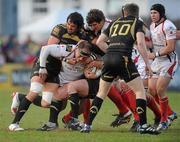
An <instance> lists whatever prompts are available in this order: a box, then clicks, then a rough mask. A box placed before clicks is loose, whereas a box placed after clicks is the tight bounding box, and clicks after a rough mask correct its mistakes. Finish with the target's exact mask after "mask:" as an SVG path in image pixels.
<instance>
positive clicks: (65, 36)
mask: <svg viewBox="0 0 180 142" xmlns="http://www.w3.org/2000/svg"><path fill="white" fill-rule="evenodd" d="M62 37H63V38H66V39H72V40H74V41H76V42H78V41H80V38H79V37H78V36H76V35H69V34H67V33H66V34H64V35H63V36H62Z"/></svg>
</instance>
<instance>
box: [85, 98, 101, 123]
mask: <svg viewBox="0 0 180 142" xmlns="http://www.w3.org/2000/svg"><path fill="white" fill-rule="evenodd" d="M102 103H103V99H101V98H99V97H97V96H96V97H95V98H94V100H93V102H92V106H91V108H90V113H89V118H88V125H92V122H93V120H94V118H95V117H96V115H97V113H98V111H99V110H100V108H101V105H102Z"/></svg>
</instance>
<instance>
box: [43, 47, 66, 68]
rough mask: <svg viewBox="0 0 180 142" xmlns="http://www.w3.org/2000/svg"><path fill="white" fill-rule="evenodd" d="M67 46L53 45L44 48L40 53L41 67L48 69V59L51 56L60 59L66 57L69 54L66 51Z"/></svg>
mask: <svg viewBox="0 0 180 142" xmlns="http://www.w3.org/2000/svg"><path fill="white" fill-rule="evenodd" d="M66 49H67V48H66V45H57V44H52V45H47V46H43V47H42V48H41V51H40V57H39V59H40V66H41V67H44V68H45V67H46V61H47V57H48V56H49V55H51V56H53V57H56V58H60V57H64V56H66V55H67V54H68V53H69V52H68V51H67V50H66Z"/></svg>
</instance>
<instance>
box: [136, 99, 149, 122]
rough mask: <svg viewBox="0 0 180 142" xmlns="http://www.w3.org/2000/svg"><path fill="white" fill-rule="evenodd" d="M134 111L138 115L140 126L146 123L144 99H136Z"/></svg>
mask: <svg viewBox="0 0 180 142" xmlns="http://www.w3.org/2000/svg"><path fill="white" fill-rule="evenodd" d="M136 110H137V113H138V114H139V121H140V125H143V124H146V123H147V117H146V100H144V99H136Z"/></svg>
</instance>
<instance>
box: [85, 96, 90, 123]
mask: <svg viewBox="0 0 180 142" xmlns="http://www.w3.org/2000/svg"><path fill="white" fill-rule="evenodd" d="M90 107H91V103H90V100H89V99H86V101H85V102H84V108H83V118H84V123H85V124H87V122H88V116H89V111H90Z"/></svg>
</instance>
